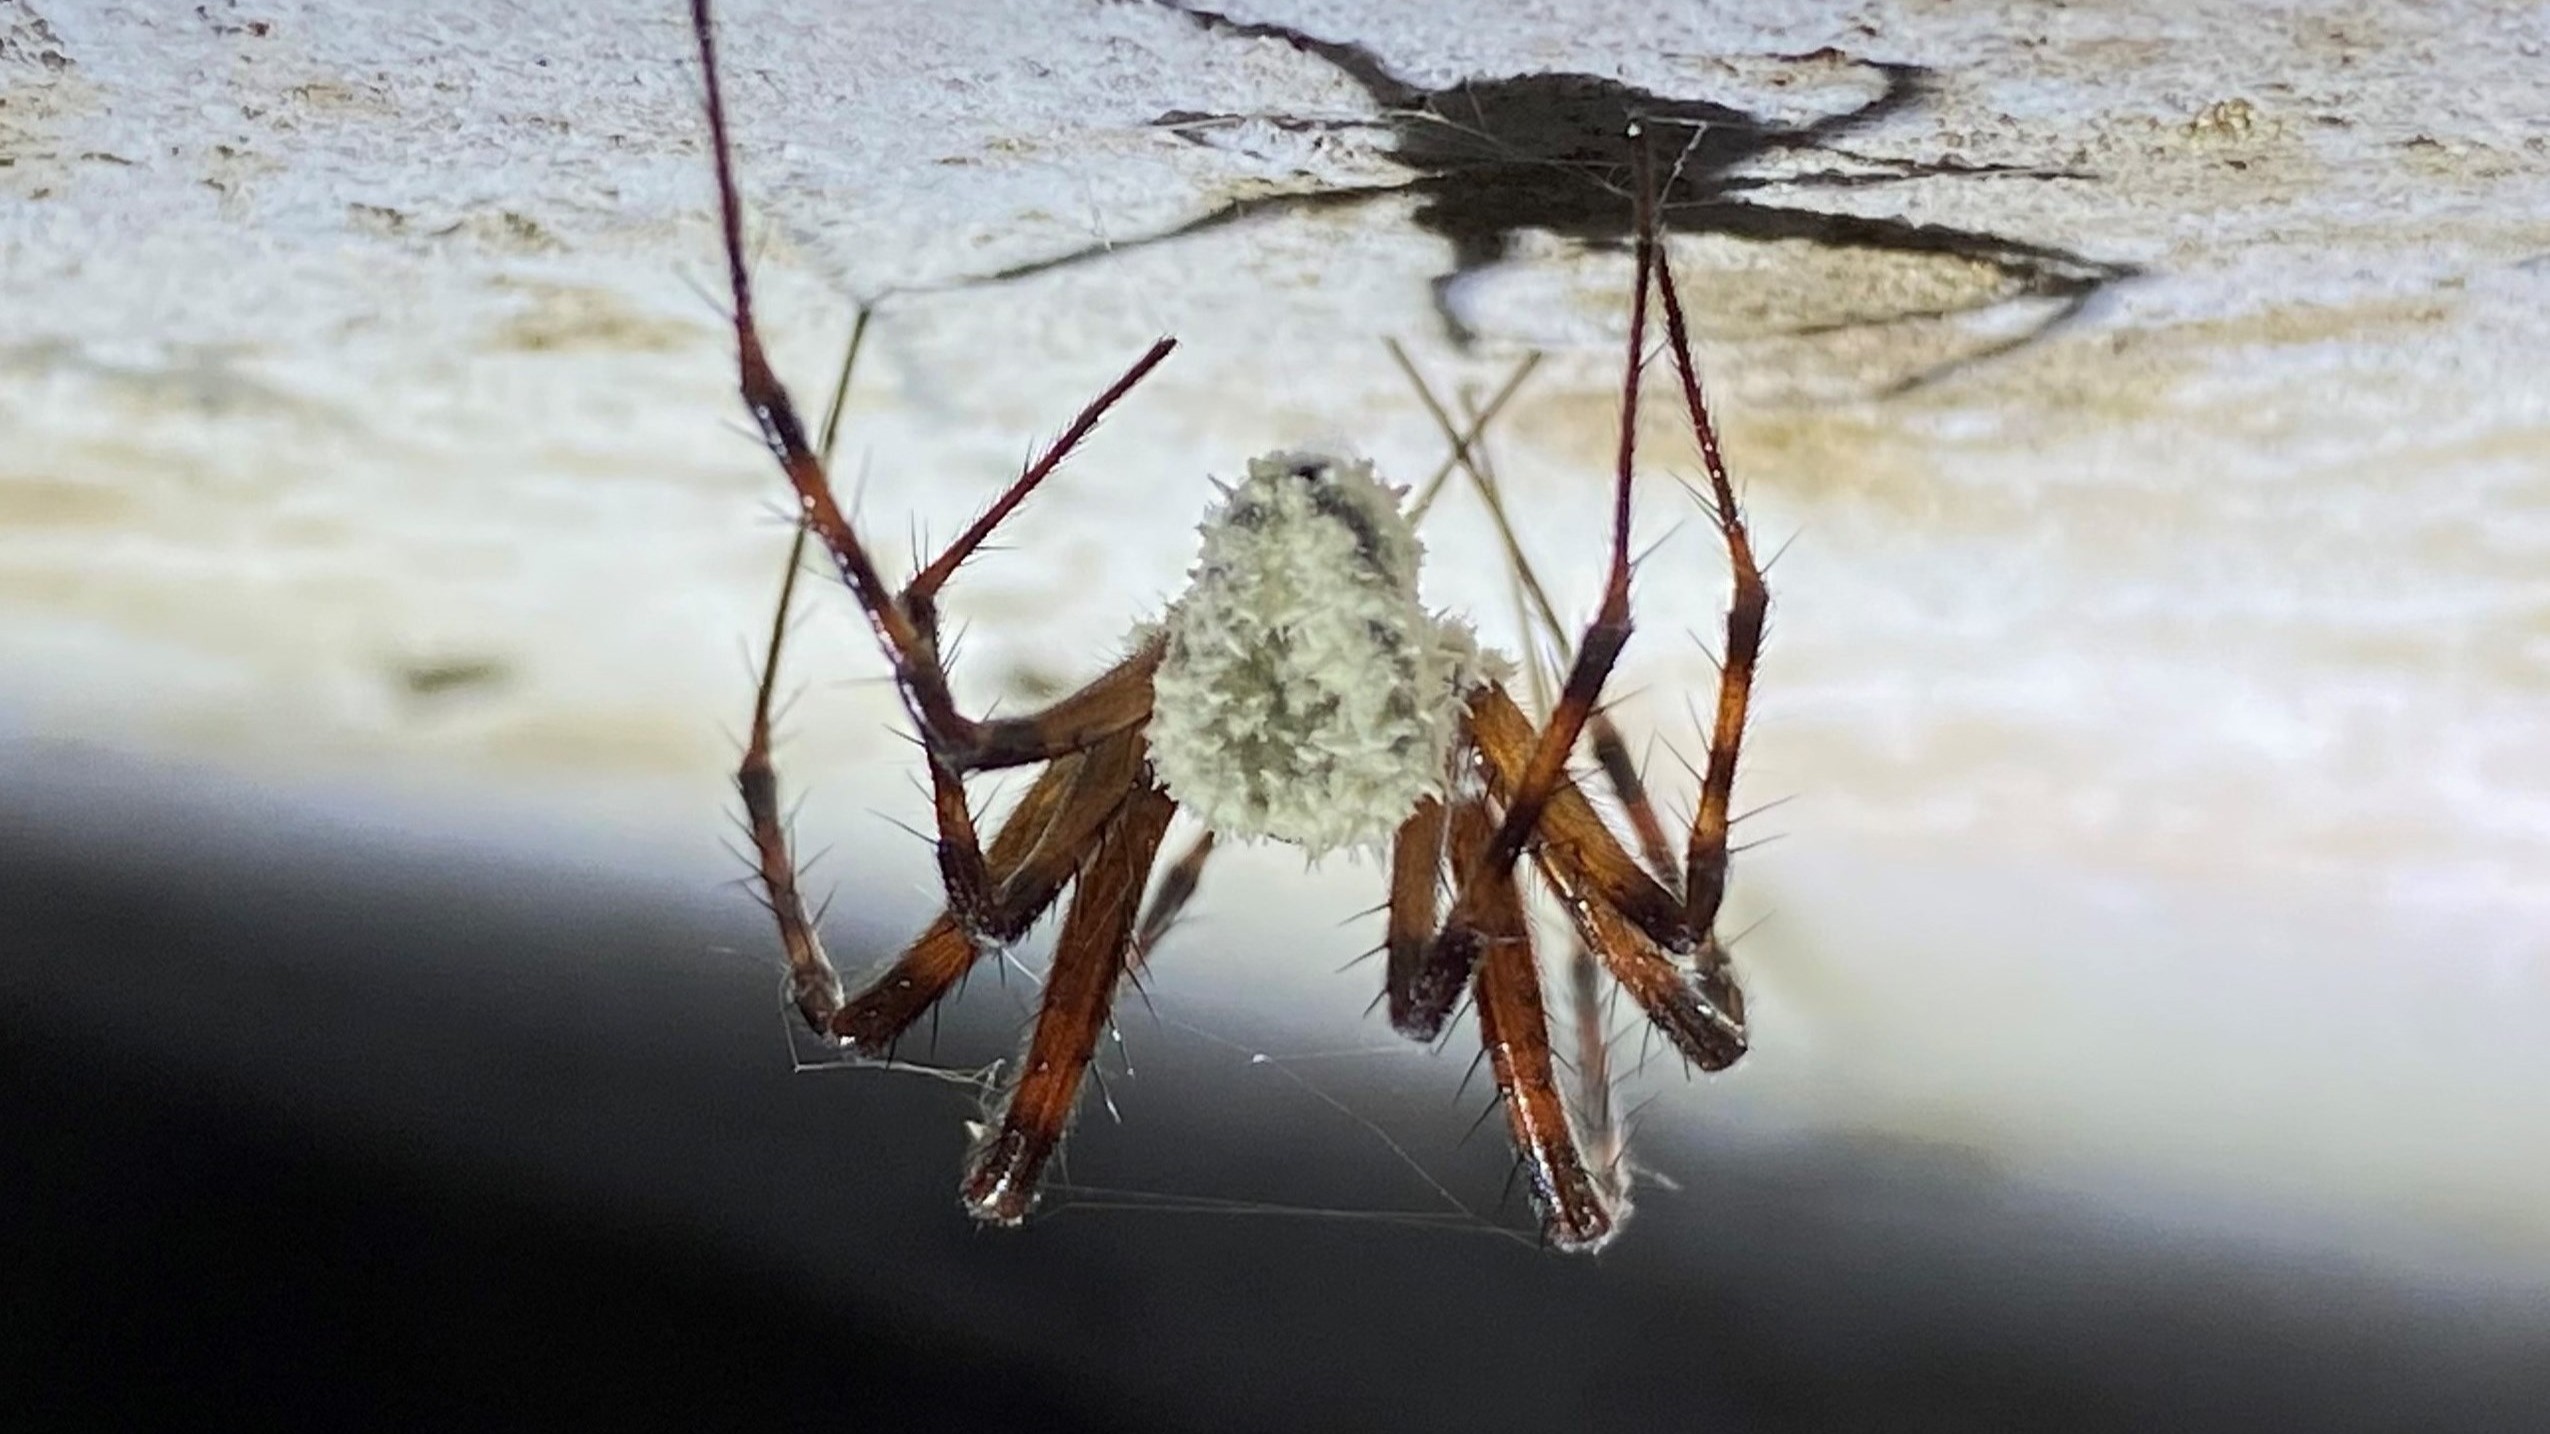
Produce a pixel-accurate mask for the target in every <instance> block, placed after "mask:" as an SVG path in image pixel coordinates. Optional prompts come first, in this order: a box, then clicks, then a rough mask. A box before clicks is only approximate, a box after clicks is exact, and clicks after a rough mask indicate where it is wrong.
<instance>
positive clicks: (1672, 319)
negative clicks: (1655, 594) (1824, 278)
mask: <svg viewBox="0 0 2550 1434" xmlns="http://www.w3.org/2000/svg"><path fill="white" fill-rule="evenodd" d="M1656 287H1657V291H1658V296H1659V297H1660V298H1661V299H1662V300H1663V303H1664V311H1665V337H1666V340H1667V342H1668V346H1669V347H1670V348H1672V350H1673V363H1674V372H1675V374H1676V375H1677V376H1678V377H1679V378H1680V379H1681V380H1682V402H1683V407H1684V409H1685V410H1686V411H1687V412H1688V413H1689V414H1690V417H1691V435H1692V438H1693V439H1694V441H1696V442H1697V443H1698V444H1699V445H1700V461H1701V466H1702V467H1703V468H1705V469H1707V470H1708V474H1709V507H1710V510H1711V513H1710V516H1712V517H1713V518H1715V519H1716V520H1717V524H1718V534H1719V536H1720V537H1722V538H1724V539H1725V540H1726V545H1727V559H1728V562H1729V564H1730V565H1731V566H1732V567H1733V569H1734V572H1735V598H1734V600H1733V601H1732V602H1731V603H1729V604H1728V606H1727V637H1726V645H1725V648H1724V650H1723V652H1722V654H1721V656H1720V658H1719V663H1718V711H1717V721H1716V724H1715V726H1714V728H1713V730H1712V731H1711V732H1710V735H1709V766H1708V770H1707V771H1706V772H1704V773H1703V774H1702V776H1701V779H1700V811H1699V814H1698V815H1697V816H1696V817H1695V818H1694V819H1693V821H1692V823H1691V845H1690V848H1689V851H1688V854H1687V856H1686V870H1685V874H1684V877H1683V890H1684V893H1685V897H1686V900H1687V901H1688V903H1689V909H1690V913H1691V925H1692V928H1693V929H1694V930H1697V931H1700V932H1703V933H1710V932H1711V928H1713V927H1714V926H1715V925H1716V924H1717V919H1718V906H1719V904H1720V903H1721V902H1722V901H1724V900H1725V898H1726V888H1727V827H1728V824H1729V821H1730V816H1729V810H1728V809H1729V805H1730V804H1731V803H1732V801H1733V800H1734V796H1735V763H1736V755H1737V752H1738V750H1739V749H1740V748H1741V747H1742V746H1743V743H1744V719H1745V713H1746V711H1747V710H1748V708H1749V707H1750V705H1751V702H1752V697H1753V673H1754V669H1755V667H1756V666H1757V665H1758V664H1759V663H1760V661H1761V658H1762V629H1763V626H1764V624H1765V623H1766V622H1767V620H1768V618H1769V616H1770V610H1771V593H1770V589H1769V587H1768V586H1766V585H1765V584H1764V582H1763V581H1762V569H1761V566H1760V565H1759V564H1758V563H1756V562H1755V561H1754V559H1753V540H1752V536H1751V535H1750V534H1749V533H1748V532H1747V531H1746V530H1745V525H1744V510H1743V508H1742V507H1741V506H1740V505H1739V504H1738V503H1737V502H1736V497H1735V485H1734V484H1733V483H1731V482H1729V481H1728V479H1727V465H1726V460H1725V458H1724V457H1723V456H1721V455H1720V454H1719V452H1718V429H1717V425H1716V424H1715V423H1713V422H1712V421H1711V420H1710V418H1709V405H1708V403H1707V401H1706V400H1705V399H1704V398H1703V397H1702V395H1701V392H1700V372H1699V369H1698V367H1697V366H1696V365H1695V364H1694V363H1693V362H1692V359H1691V335H1690V331H1689V329H1688V327H1687V326H1686V325H1685V324H1684V322H1683V317H1682V296H1681V295H1680V294H1679V293H1678V292H1677V291H1676V290H1675V288H1674V282H1673V265H1672V264H1670V263H1665V264H1661V265H1659V266H1658V268H1657V270H1656ZM1715 944H1716V943H1715V937H1714V934H1712V935H1711V940H1710V945H1711V946H1712V947H1714V946H1715ZM1723 959H1724V958H1723V956H1721V957H1720V961H1721V964H1723Z"/></svg>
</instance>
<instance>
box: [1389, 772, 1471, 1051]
mask: <svg viewBox="0 0 2550 1434" xmlns="http://www.w3.org/2000/svg"><path fill="white" fill-rule="evenodd" d="M1447 821H1448V817H1447V814H1446V812H1445V810H1444V804H1443V803H1442V802H1440V801H1437V800H1436V799H1434V798H1433V797H1426V798H1423V799H1421V800H1419V801H1418V803H1417V809H1416V810H1415V811H1414V812H1412V813H1410V814H1409V817H1408V819H1407V820H1406V821H1404V822H1401V823H1400V824H1399V830H1398V833H1397V834H1396V835H1394V836H1393V837H1392V838H1391V839H1390V909H1389V916H1388V917H1387V918H1386V926H1385V928H1384V934H1383V936H1382V943H1381V944H1382V949H1383V950H1384V951H1385V952H1387V953H1389V954H1388V957H1387V960H1386V963H1385V970H1386V974H1385V975H1384V976H1383V978H1382V981H1383V984H1382V990H1383V992H1384V994H1386V995H1387V996H1388V997H1389V1001H1390V1026H1391V1029H1393V1030H1395V1031H1398V1032H1400V1033H1401V1034H1403V1035H1407V1036H1412V1037H1415V1038H1416V1039H1418V1040H1428V1041H1430V1040H1432V1039H1434V1038H1435V1037H1436V1036H1438V1035H1440V1034H1442V1031H1443V1021H1444V1018H1445V1016H1447V1015H1449V1014H1450V1012H1451V1010H1452V1003H1453V1001H1454V1000H1455V999H1456V998H1457V997H1458V996H1459V994H1460V984H1461V982H1462V981H1463V980H1466V979H1467V977H1468V974H1469V973H1467V972H1457V973H1448V979H1449V980H1450V981H1451V983H1452V989H1450V990H1448V991H1435V990H1431V989H1428V988H1427V987H1426V986H1425V984H1424V983H1425V982H1426V980H1427V978H1428V976H1429V975H1431V974H1433V971H1434V968H1433V966H1432V963H1431V962H1429V960H1428V959H1427V958H1428V956H1429V955H1430V954H1431V953H1432V950H1433V946H1434V933H1435V921H1436V916H1437V913H1438V912H1439V910H1440V907H1441V898H1442V887H1443V859H1444V846H1443V843H1444V837H1445V833H1446V831H1447V825H1446V823H1447Z"/></svg>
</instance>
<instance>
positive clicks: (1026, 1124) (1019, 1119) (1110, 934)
mask: <svg viewBox="0 0 2550 1434" xmlns="http://www.w3.org/2000/svg"><path fill="white" fill-rule="evenodd" d="M1176 811H1177V803H1176V802H1174V801H1171V800H1170V799H1169V795H1168V793H1166V792H1164V791H1162V790H1161V789H1160V788H1159V787H1158V786H1156V785H1154V784H1152V782H1151V780H1150V777H1149V774H1148V772H1147V771H1146V772H1145V773H1144V774H1143V775H1142V776H1141V777H1139V778H1137V780H1136V784H1135V786H1134V787H1133V788H1132V790H1131V792H1130V794H1129V796H1128V798H1127V799H1126V800H1125V801H1123V802H1122V803H1121V804H1120V805H1118V807H1117V808H1116V811H1115V814H1114V816H1112V817H1111V818H1110V819H1109V820H1108V822H1107V825H1106V826H1105V827H1104V828H1103V829H1102V830H1101V831H1100V832H1099V834H1098V840H1097V845H1096V847H1095V848H1094V849H1093V850H1092V851H1091V852H1090V853H1089V854H1088V856H1087V857H1086V858H1085V859H1084V860H1083V861H1082V862H1081V864H1080V869H1079V873H1078V877H1077V880H1078V882H1079V887H1078V889H1077V890H1076V891H1075V892H1074V893H1073V894H1072V899H1071V909H1070V911H1069V912H1068V913H1066V914H1065V915H1064V917H1063V929H1062V935H1061V937H1060V939H1059V940H1058V941H1057V942H1056V943H1055V946H1054V960H1053V965H1052V967H1051V969H1049V970H1048V971H1047V972H1046V975H1045V995H1044V1003H1043V1005H1042V1006H1041V1007H1040V1008H1039V1009H1038V1010H1037V1013H1036V1028H1035V1032H1034V1034H1033V1035H1031V1036H1030V1037H1029V1038H1028V1044H1027V1051H1026V1054H1025V1055H1024V1056H1023V1057H1021V1059H1020V1061H1019V1064H1018V1079H1017V1081H1016V1083H1015V1084H1013V1085H1012V1086H1011V1087H1010V1090H1009V1094H1008V1098H1007V1100H1006V1102H1005V1103H1004V1106H1003V1109H1002V1111H1001V1117H1000V1123H999V1126H998V1128H997V1129H995V1130H994V1131H993V1132H992V1133H991V1134H990V1135H989V1136H988V1137H987V1138H986V1139H985V1140H984V1141H983V1143H982V1144H981V1145H979V1146H977V1147H976V1148H975V1150H974V1153H973V1155H972V1157H971V1158H970V1160H969V1161H968V1164H967V1168H966V1173H965V1181H964V1185H963V1187H962V1194H963V1198H964V1201H965V1205H966V1208H967V1209H969V1210H971V1211H973V1212H974V1215H975V1217H976V1218H978V1219H982V1220H986V1221H989V1222H992V1223H994V1224H1001V1225H1015V1224H1017V1223H1019V1222H1020V1221H1022V1220H1024V1219H1026V1218H1027V1212H1028V1210H1029V1209H1030V1208H1032V1207H1033V1206H1034V1204H1035V1202H1036V1182H1037V1178H1038V1176H1039V1175H1041V1174H1042V1173H1043V1171H1044V1168H1045V1163H1046V1162H1047V1161H1048V1160H1049V1159H1051V1158H1052V1156H1053V1153H1054V1150H1055V1148H1056V1147H1058V1146H1059V1145H1060V1144H1061V1143H1062V1137H1063V1131H1064V1128H1065V1127H1066V1126H1068V1125H1069V1124H1070V1121H1071V1111H1072V1106H1073V1105H1074V1104H1075V1103H1076V1101H1077V1098H1078V1096H1079V1094H1080V1081H1081V1077H1082V1075H1083V1074H1084V1073H1086V1071H1087V1070H1088V1068H1089V1061H1090V1057H1091V1055H1092V1054H1093V1053H1094V1052H1095V1051H1096V1050H1097V1047H1098V1038H1099V1036H1100V1034H1101V1033H1103V1032H1104V1031H1105V1029H1106V1025H1107V1012H1108V1010H1109V1008H1110V1007H1111V1006H1112V1005H1113V1004H1114V1001H1115V992H1116V982H1117V980H1118V979H1119V978H1120V977H1122V976H1123V975H1124V973H1125V969H1126V967H1127V965H1128V964H1129V962H1130V959H1131V957H1132V953H1133V947H1132V938H1133V931H1134V923H1135V916H1136V913H1137V912H1139V911H1140V909H1141V906H1142V889H1143V887H1144V885H1145V884H1146V883H1147V882H1148V881H1149V880H1150V877H1151V863H1152V860H1153V858H1154V857H1155V856H1157V855H1158V853H1159V849H1160V838H1161V836H1162V834H1163V833H1165V832H1166V831H1167V830H1168V828H1169V818H1170V817H1171V816H1172V815H1174V814H1175V813H1176Z"/></svg>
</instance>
